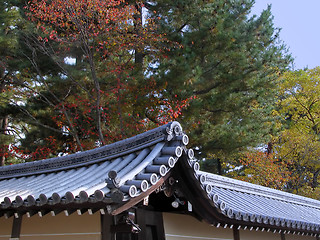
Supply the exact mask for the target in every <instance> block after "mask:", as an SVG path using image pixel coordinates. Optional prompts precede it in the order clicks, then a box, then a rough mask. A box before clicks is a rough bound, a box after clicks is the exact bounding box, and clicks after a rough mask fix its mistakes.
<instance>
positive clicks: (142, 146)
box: [0, 122, 189, 214]
mask: <svg viewBox="0 0 320 240" xmlns="http://www.w3.org/2000/svg"><path fill="white" fill-rule="evenodd" d="M188 141H189V139H188V137H187V135H185V134H184V133H183V132H182V129H181V126H180V124H179V123H177V122H174V123H171V124H168V125H165V126H162V127H159V128H156V129H154V130H151V131H148V132H145V133H143V134H140V135H137V136H135V137H133V138H129V139H126V140H123V141H120V142H117V143H114V144H110V145H108V146H104V147H100V148H97V149H93V150H90V151H85V152H80V153H77V154H72V155H68V156H64V157H57V158H53V159H47V160H42V161H36V162H30V163H23V164H17V165H11V166H5V167H2V168H0V179H1V180H0V203H1V205H0V213H1V212H2V213H3V214H5V212H8V211H9V210H10V211H12V210H13V211H15V210H16V211H19V210H20V209H23V210H25V211H26V210H27V209H28V208H30V207H40V206H43V205H46V206H47V208H50V206H51V207H52V208H54V205H58V204H60V205H61V204H62V205H63V204H70V203H95V202H104V203H108V204H111V203H121V202H125V201H129V200H130V199H131V198H136V197H137V196H139V195H141V194H142V193H144V192H147V191H150V189H151V190H154V187H153V186H154V185H159V183H161V182H162V181H163V179H164V177H165V176H166V174H167V173H168V171H170V169H171V168H172V167H173V166H174V165H175V163H176V161H177V160H178V158H179V157H180V156H181V155H182V152H183V151H185V145H186V144H187V143H188ZM60 207H61V206H60Z"/></svg>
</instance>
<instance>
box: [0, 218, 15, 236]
mask: <svg viewBox="0 0 320 240" xmlns="http://www.w3.org/2000/svg"><path fill="white" fill-rule="evenodd" d="M12 222H13V218H9V219H6V218H4V217H0V240H4V239H6V240H7V239H9V237H10V236H11V230H12Z"/></svg>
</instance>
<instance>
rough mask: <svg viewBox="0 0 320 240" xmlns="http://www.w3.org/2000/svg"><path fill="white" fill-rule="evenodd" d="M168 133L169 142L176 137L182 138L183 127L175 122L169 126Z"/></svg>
mask: <svg viewBox="0 0 320 240" xmlns="http://www.w3.org/2000/svg"><path fill="white" fill-rule="evenodd" d="M166 133H167V134H168V137H167V141H169V142H170V141H171V140H172V139H173V138H174V137H175V136H180V135H182V134H183V131H182V127H181V125H180V123H178V122H176V121H174V122H171V123H170V124H168V126H167V127H166Z"/></svg>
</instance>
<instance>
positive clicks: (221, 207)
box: [198, 172, 320, 232]
mask: <svg viewBox="0 0 320 240" xmlns="http://www.w3.org/2000/svg"><path fill="white" fill-rule="evenodd" d="M198 179H199V183H200V184H201V186H202V188H203V189H204V190H207V189H208V186H209V185H210V184H206V174H204V173H203V172H201V173H200V174H199V175H198ZM209 189H211V190H212V188H210V187H209ZM211 190H207V195H208V198H209V199H210V200H211V201H212V202H213V203H214V206H215V207H216V208H217V209H218V212H220V213H221V214H223V215H225V216H226V217H228V218H229V219H235V220H239V221H241V219H242V218H241V216H237V214H235V213H237V212H234V210H233V209H232V208H231V207H228V203H226V202H224V201H219V195H217V194H214V195H212V196H211V195H210V193H211ZM239 213H240V214H241V215H242V214H243V213H242V212H239ZM244 214H248V213H244ZM243 217H244V216H243ZM264 217H266V216H262V215H261V216H260V215H259V214H258V215H256V214H250V213H249V216H248V218H243V220H244V221H246V222H248V223H250V222H252V223H256V224H263V225H265V226H266V227H273V228H285V227H288V228H290V229H295V230H297V231H301V232H310V231H311V232H318V230H319V227H320V225H319V224H314V223H311V222H304V221H294V222H295V223H297V224H294V225H293V224H291V222H292V220H291V219H277V220H278V221H275V222H273V224H272V222H271V221H269V222H268V221H265V219H264ZM269 217H271V216H269ZM271 218H272V217H271ZM268 223H269V224H268ZM290 225H291V226H290Z"/></svg>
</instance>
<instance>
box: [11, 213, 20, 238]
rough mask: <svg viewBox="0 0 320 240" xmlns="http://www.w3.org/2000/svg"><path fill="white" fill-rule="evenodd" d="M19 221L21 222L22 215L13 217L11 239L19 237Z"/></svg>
mask: <svg viewBox="0 0 320 240" xmlns="http://www.w3.org/2000/svg"><path fill="white" fill-rule="evenodd" d="M21 223H22V215H19V216H18V217H17V218H13V224H12V231H11V239H12V238H16V239H19V238H20V231H21Z"/></svg>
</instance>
